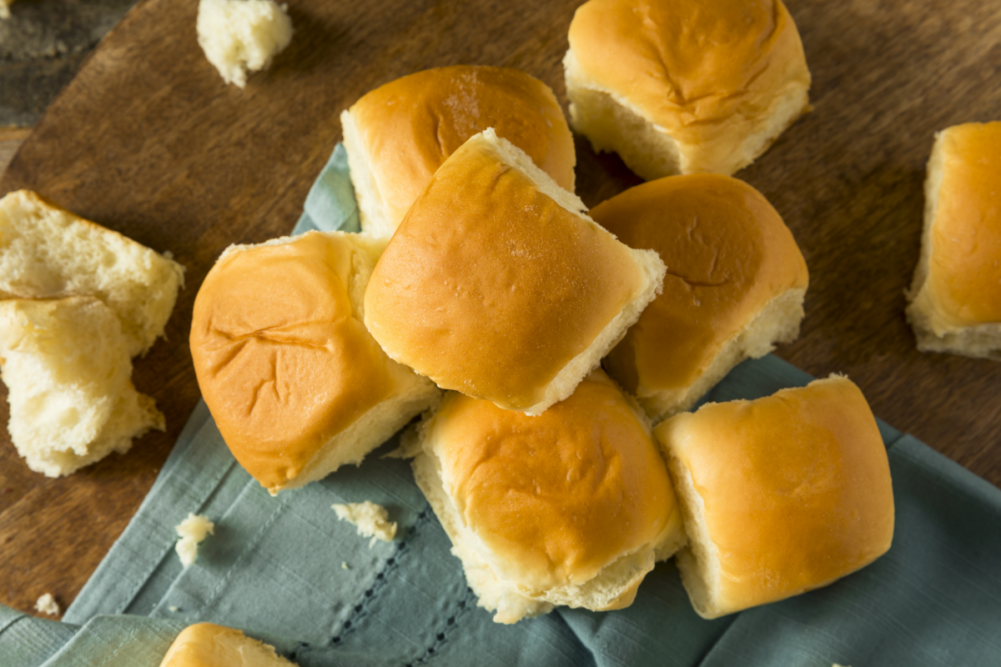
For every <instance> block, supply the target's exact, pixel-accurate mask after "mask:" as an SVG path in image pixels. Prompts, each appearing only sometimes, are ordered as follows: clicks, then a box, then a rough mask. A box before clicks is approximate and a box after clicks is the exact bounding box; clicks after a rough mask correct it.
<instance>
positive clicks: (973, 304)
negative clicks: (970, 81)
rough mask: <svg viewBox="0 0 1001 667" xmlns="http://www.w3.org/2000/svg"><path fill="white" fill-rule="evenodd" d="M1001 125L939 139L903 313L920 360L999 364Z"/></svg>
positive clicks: (952, 131) (972, 126)
mask: <svg viewBox="0 0 1001 667" xmlns="http://www.w3.org/2000/svg"><path fill="white" fill-rule="evenodd" d="M999 285H1001V122H993V123H983V124H980V123H967V124H965V125H957V126H955V127H950V128H948V129H946V130H943V131H942V132H940V133H939V134H938V135H937V136H936V139H935V146H934V148H933V149H932V154H931V159H930V160H929V161H928V176H927V179H926V180H925V222H924V233H923V234H922V243H921V259H920V261H919V263H918V267H917V270H916V271H915V273H914V283H913V285H912V286H911V291H910V293H909V294H908V297H909V299H910V300H911V304H910V306H909V307H908V308H907V318H908V320H910V323H911V326H912V327H913V328H914V333H915V335H916V336H917V341H918V349H919V350H921V351H923V352H952V353H954V354H962V355H966V356H968V357H986V358H989V359H1001V288H999Z"/></svg>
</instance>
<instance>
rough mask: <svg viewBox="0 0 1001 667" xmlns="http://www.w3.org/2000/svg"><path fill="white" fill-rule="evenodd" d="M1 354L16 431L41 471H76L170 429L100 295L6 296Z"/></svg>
mask: <svg viewBox="0 0 1001 667" xmlns="http://www.w3.org/2000/svg"><path fill="white" fill-rule="evenodd" d="M0 357H2V362H3V380H4V383H5V384H6V385H7V388H8V391H9V393H8V400H9V402H10V422H9V424H8V428H9V430H10V434H11V439H12V441H13V443H14V446H15V447H16V448H17V451H18V453H19V454H20V455H21V456H23V457H24V458H25V460H26V461H27V464H28V466H29V467H30V468H31V469H32V470H34V471H36V472H40V473H43V474H45V475H47V476H49V477H59V476H62V475H68V474H70V473H72V472H75V471H76V470H78V469H79V468H81V467H83V466H85V465H89V464H91V463H94V462H96V461H99V460H100V459H102V458H104V457H105V456H107V455H108V454H110V453H111V452H119V453H125V452H126V451H128V450H129V448H130V447H131V446H132V441H133V439H134V438H138V437H140V436H141V435H143V434H144V433H146V431H148V430H149V429H151V428H155V429H159V430H161V431H162V430H163V429H164V418H163V415H162V414H161V413H160V412H159V411H158V410H157V409H156V406H155V405H154V403H153V399H151V398H150V397H148V396H145V395H143V394H140V393H139V392H137V391H136V390H135V387H133V386H132V382H131V379H130V378H131V375H132V361H131V359H130V356H129V351H128V339H127V338H126V336H125V335H124V334H123V333H122V328H121V324H120V321H119V319H118V318H117V317H116V316H115V313H113V312H112V311H111V309H109V308H108V307H107V306H105V305H104V303H103V302H102V301H101V300H100V299H97V298H95V297H67V298H64V299H54V300H23V299H9V300H5V301H0Z"/></svg>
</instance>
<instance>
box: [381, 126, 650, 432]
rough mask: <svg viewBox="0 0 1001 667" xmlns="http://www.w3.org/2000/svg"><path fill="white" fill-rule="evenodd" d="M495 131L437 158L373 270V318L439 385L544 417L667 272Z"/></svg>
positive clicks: (385, 342) (386, 344) (393, 345)
mask: <svg viewBox="0 0 1001 667" xmlns="http://www.w3.org/2000/svg"><path fill="white" fill-rule="evenodd" d="M583 208H584V206H583V204H582V203H581V202H580V200H579V199H577V197H575V196H574V195H572V194H570V193H569V192H566V191H565V190H562V189H560V188H559V186H557V185H556V184H555V183H553V182H552V179H550V178H549V177H548V176H546V174H545V173H544V172H542V171H541V170H539V169H538V168H536V167H535V166H534V165H533V164H532V162H531V160H529V159H528V157H527V156H526V155H525V154H524V153H522V152H521V151H520V150H518V149H517V148H516V147H514V146H512V145H511V144H510V143H509V142H507V141H505V140H504V139H503V138H499V137H497V135H496V134H494V133H493V131H492V130H491V131H487V132H484V133H483V134H480V135H477V136H476V137H473V138H472V139H470V140H469V141H468V142H466V144H464V145H463V146H462V148H460V149H459V150H457V151H456V152H455V153H454V154H453V155H452V156H451V157H450V158H449V159H448V160H447V161H446V162H445V164H443V165H442V166H441V168H440V169H439V170H438V172H437V173H436V174H435V176H434V178H433V179H432V181H431V184H430V185H429V186H428V188H427V190H425V191H424V193H423V194H422V195H421V196H420V198H418V200H417V201H416V202H415V203H414V205H413V207H411V209H410V211H409V212H408V213H407V216H406V218H404V220H403V224H401V225H400V228H399V229H398V230H397V232H396V234H395V235H394V236H393V238H392V240H391V241H390V242H389V245H388V246H387V247H386V251H385V252H384V253H383V255H382V257H381V258H380V259H379V263H378V265H377V266H376V267H375V271H374V273H373V274H372V281H371V283H370V284H369V287H368V290H367V292H366V293H365V324H366V326H367V327H368V328H369V330H370V331H371V332H372V335H373V336H375V339H376V340H378V341H379V344H380V345H382V347H383V349H385V350H386V352H387V353H388V354H389V355H390V356H391V357H393V358H394V359H396V360H398V361H400V362H401V363H404V364H406V365H408V366H410V367H411V368H413V369H415V370H416V371H417V372H418V373H421V374H422V375H426V376H428V377H430V378H431V379H432V380H434V381H435V382H436V383H437V384H438V386H440V387H442V388H444V389H454V390H456V391H461V392H462V393H464V394H467V395H468V396H472V397H475V398H484V399H487V400H490V401H493V402H494V403H496V404H497V405H499V406H501V407H503V408H506V409H510V410H522V411H525V412H528V413H530V414H537V413H539V412H541V411H543V410H545V409H546V408H547V407H548V406H550V405H552V404H553V403H556V402H557V401H559V400H562V399H564V398H566V397H567V396H569V395H570V394H571V393H572V392H573V388H574V387H575V386H576V385H577V383H578V382H580V381H581V380H582V379H583V378H584V377H585V376H586V375H587V374H588V373H589V372H590V371H591V370H592V369H593V368H594V367H596V366H597V365H598V364H599V362H600V359H601V357H602V356H603V355H604V354H605V353H607V352H608V350H610V349H611V348H612V346H613V345H614V344H615V343H616V342H617V341H618V340H619V338H621V336H622V335H623V334H624V333H625V330H626V328H628V327H629V326H630V325H631V324H632V323H633V322H635V321H636V318H637V317H639V313H640V311H642V309H643V308H644V307H645V306H646V305H647V304H648V303H649V302H650V301H651V300H652V299H653V298H654V296H655V294H656V292H657V291H659V290H660V283H661V281H662V279H663V278H662V276H663V271H664V266H663V263H662V262H661V261H660V260H659V259H658V258H657V255H656V253H654V252H651V251H641V250H631V249H629V248H627V247H626V246H624V245H623V244H621V243H619V242H618V241H616V240H615V237H614V236H612V235H611V234H609V233H608V232H607V231H605V230H604V229H602V228H601V227H599V226H598V225H596V224H595V223H594V222H593V221H592V220H591V219H590V218H588V217H587V216H584V215H582V214H580V213H578V211H581V210H583Z"/></svg>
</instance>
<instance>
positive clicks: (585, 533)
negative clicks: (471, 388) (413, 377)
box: [414, 370, 684, 623]
mask: <svg viewBox="0 0 1001 667" xmlns="http://www.w3.org/2000/svg"><path fill="white" fill-rule="evenodd" d="M420 434H421V446H422V451H421V453H420V454H419V455H418V457H417V459H415V461H414V471H415V477H416V479H417V482H418V484H419V485H420V487H421V489H422V490H423V491H424V493H425V495H426V496H427V497H428V499H429V500H430V501H431V505H432V507H433V508H434V510H435V512H436V513H437V515H438V517H439V519H440V520H441V522H442V525H443V526H444V527H445V530H446V532H447V533H448V534H449V537H450V538H451V540H452V543H453V545H454V546H455V548H454V549H453V553H455V554H456V555H457V556H458V557H459V558H460V559H461V560H462V562H463V567H464V568H465V570H466V574H467V579H468V580H469V583H470V586H471V587H472V588H473V590H474V592H476V593H477V595H478V596H479V597H480V606H482V607H485V608H486V609H488V610H491V611H494V610H496V611H497V614H496V616H495V618H494V620H495V621H498V622H502V623H513V622H515V621H517V620H519V619H521V618H523V617H524V616H534V615H536V614H538V613H545V612H547V611H549V610H550V609H551V608H552V606H553V605H554V604H559V605H570V606H573V607H585V608H588V609H594V610H606V609H619V608H621V607H625V606H628V605H629V604H631V603H632V601H633V598H634V597H635V595H636V589H637V587H638V586H639V584H640V582H641V581H642V580H643V577H644V576H645V575H646V573H647V572H649V571H650V570H651V569H652V568H653V565H654V562H655V561H656V560H664V559H666V558H668V557H670V556H671V555H672V554H673V553H674V551H675V550H676V549H677V548H678V547H679V546H680V545H681V543H683V542H684V535H683V533H682V531H681V517H680V513H679V511H678V507H677V503H676V501H675V497H674V491H673V489H672V487H671V482H670V479H669V477H668V473H667V468H666V466H665V464H664V460H663V459H662V458H661V456H660V454H659V452H658V451H657V447H656V445H654V443H653V441H652V439H651V435H650V429H649V426H648V425H647V422H646V420H645V419H644V418H643V416H642V414H641V413H640V412H639V410H638V409H637V408H635V407H634V406H633V405H632V404H631V403H630V402H629V401H628V400H627V399H626V397H625V396H624V395H623V393H622V392H621V391H620V390H619V388H618V387H616V386H615V384H613V383H612V382H611V381H610V380H609V379H608V377H607V376H606V375H605V374H604V373H603V372H601V371H600V370H598V371H595V372H594V373H593V374H592V375H591V376H589V377H588V378H587V379H585V380H584V381H583V382H581V383H580V385H578V387H577V390H576V391H575V392H574V393H573V395H572V396H571V397H570V398H568V399H567V400H565V401H562V402H561V403H558V404H556V405H554V406H553V407H552V408H550V409H549V410H547V411H546V412H545V413H543V414H542V415H541V416H538V417H529V416H526V415H523V414H521V413H519V412H512V411H510V410H502V409H500V408H498V407H497V406H495V405H493V404H492V403H490V402H488V401H482V400H476V399H472V398H468V397H466V396H463V395H462V394H458V393H454V392H450V393H448V394H447V395H446V397H445V399H444V400H443V402H442V407H441V409H440V410H439V411H438V412H437V413H436V414H435V415H434V417H433V418H432V419H431V420H430V421H427V422H425V423H424V424H423V425H422V428H421V431H420Z"/></svg>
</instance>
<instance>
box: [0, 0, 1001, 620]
mask: <svg viewBox="0 0 1001 667" xmlns="http://www.w3.org/2000/svg"><path fill="white" fill-rule="evenodd" d="M578 4H579V2H578V1H577V0H549V1H547V2H538V1H537V0H508V1H507V2H494V1H491V0H466V1H456V0H407V1H393V0H338V1H337V2H331V1H330V0H289V13H290V15H291V17H292V20H293V23H294V24H295V26H296V34H295V38H294V39H293V42H292V45H291V46H290V47H289V49H288V50H287V51H286V52H285V53H283V54H281V56H279V58H278V59H277V60H276V61H275V63H274V66H273V67H272V69H271V70H270V71H269V72H267V73H264V74H257V75H255V76H253V77H252V78H251V80H250V83H249V84H248V86H247V88H246V89H245V90H239V89H237V88H235V87H232V86H226V85H224V84H223V82H222V80H221V79H220V78H219V76H218V74H217V73H216V72H215V70H214V69H212V67H211V66H210V65H209V64H208V63H207V62H206V60H205V59H204V57H203V56H202V53H201V51H200V49H199V47H198V45H197V42H196V38H195V30H194V24H195V14H196V9H197V3H196V0H145V1H144V2H141V3H140V4H139V5H138V6H137V7H136V8H135V9H134V10H133V11H131V12H130V13H129V14H128V15H127V16H126V17H125V19H124V20H123V21H122V22H121V24H119V25H118V27H116V28H115V29H114V30H113V31H112V32H111V33H110V34H109V35H108V36H107V37H106V38H105V39H104V41H103V42H102V43H101V44H100V46H99V47H98V48H97V50H96V51H95V52H94V53H93V54H92V55H91V56H90V58H89V60H88V61H87V62H86V64H85V65H84V67H83V68H82V70H81V71H80V73H79V74H78V76H77V77H76V79H75V80H74V81H73V82H72V83H71V84H70V85H69V86H67V88H66V89H65V90H64V91H63V93H62V94H61V96H60V97H59V98H58V99H57V100H56V102H55V103H54V104H53V105H52V106H51V107H50V108H49V110H48V112H47V114H46V115H45V116H44V118H43V119H42V120H41V121H40V122H39V124H38V125H37V126H36V128H35V130H34V132H33V133H32V135H31V136H30V137H29V138H28V139H27V141H26V142H25V143H24V144H23V145H22V147H21V149H20V151H19V152H18V154H17V155H16V156H15V158H14V159H13V161H12V162H11V164H10V166H9V168H8V169H7V171H6V172H5V173H4V174H3V176H2V178H0V194H2V193H6V192H8V191H10V190H14V189H18V188H31V189H34V190H37V191H39V192H40V193H42V194H44V195H45V196H46V197H49V198H50V199H52V200H54V201H56V202H58V203H59V204H61V205H62V206H65V207H66V208H69V209H71V210H73V211H75V212H77V213H79V214H81V215H83V216H85V217H87V218H90V219H92V220H96V221H98V222H101V223H103V224H105V225H107V226H109V227H111V228H113V229H116V230H118V231H120V232H122V233H124V234H126V235H127V236H130V237H132V238H134V239H136V240H137V241H139V242H141V243H144V244H146V245H147V246H150V247H152V248H155V249H157V250H159V251H166V250H169V251H171V252H173V253H174V255H175V256H176V258H177V259H178V260H179V261H180V262H181V263H183V264H184V265H185V266H186V267H187V277H186V278H187V285H186V287H185V289H184V290H183V292H182V293H181V296H180V299H179V301H178V304H177V308H176V310H175V312H174V315H173V317H172V319H171V321H170V324H169V326H168V327H167V339H166V340H165V341H160V342H158V343H157V344H156V345H155V346H154V347H153V349H152V350H151V351H150V353H149V354H148V355H147V356H146V357H145V358H143V359H138V360H136V363H135V375H134V381H135V384H136V386H137V387H138V388H139V390H140V391H143V392H145V393H149V394H151V395H152V396H154V397H155V399H156V401H157V404H158V405H159V407H160V409H161V410H163V412H164V413H165V414H166V416H167V425H168V426H167V432H166V433H153V434H150V435H147V436H146V437H144V438H142V439H141V440H140V441H138V442H137V443H136V445H135V447H134V448H133V450H132V452H130V453H129V454H127V455H125V456H118V455H115V456H112V457H111V458H110V459H107V460H105V461H103V462H102V463H99V464H97V465H95V466H92V467H90V468H87V469H85V470H83V471H81V472H79V473H77V474H75V475H72V476H70V477H68V478H63V479H55V480H53V479H47V478H45V477H42V476H41V475H38V474H36V473H33V472H31V471H29V470H28V469H27V467H26V466H25V465H24V464H23V462H22V461H21V459H20V458H18V456H17V454H16V452H15V451H14V448H13V446H12V445H11V444H10V441H9V438H8V436H7V434H6V432H4V433H2V434H0V564H2V565H0V602H2V603H4V604H7V605H10V606H13V607H15V608H18V609H22V610H25V611H30V610H31V609H32V606H33V604H34V601H35V600H36V599H37V598H38V597H39V596H40V595H41V594H42V593H45V592H51V593H53V594H55V596H56V598H57V600H58V601H59V602H60V603H61V604H62V606H63V607H64V608H65V607H66V606H67V605H68V604H69V603H71V602H72V601H73V598H74V597H75V596H76V594H77V593H78V592H79V590H80V588H81V587H82V586H83V584H84V583H85V581H86V580H87V578H88V577H89V576H90V574H91V572H93V570H94V568H95V567H96V566H97V564H98V562H99V561H100V559H101V558H102V557H103V556H104V554H105V553H106V552H107V550H108V549H109V547H110V546H111V544H112V543H113V542H114V540H115V539H116V538H117V537H118V535H119V534H120V533H121V531H122V530H123V529H124V528H125V526H126V524H127V523H128V521H129V519H130V518H131V516H132V515H133V513H134V512H135V510H136V508H137V507H138V505H139V503H140V502H141V501H142V498H143V497H144V495H145V493H146V492H147V490H148V489H149V487H150V486H151V485H152V483H153V480H154V479H155V477H156V474H157V472H158V470H159V469H160V467H161V466H162V465H163V462H164V460H165V459H166V457H167V455H168V453H169V452H170V448H171V446H172V444H173V442H174V441H175V439H176V438H177V435H178V433H179V432H180V430H181V428H182V427H183V426H184V423H185V421H186V420H187V418H188V415H189V414H190V412H191V410H192V409H193V407H194V405H195V403H196V402H197V400H198V396H199V394H198V387H197V385H196V382H195V377H194V373H193V370H192V366H191V358H190V354H189V352H188V348H187V342H186V341H187V332H188V327H189V325H190V321H191V309H192V304H193V301H194V297H195V294H196V292H197V290H198V286H199V285H200V284H201V281H202V279H203V277H204V276H205V274H206V272H207V271H208V269H209V268H210V267H211V265H212V263H213V261H214V260H215V258H216V257H217V256H218V255H219V253H220V252H221V251H222V250H223V249H224V248H225V247H226V246H227V245H229V244H231V243H237V242H239V243H252V242H260V241H264V240H266V239H269V238H273V237H276V236H280V235H284V234H286V233H288V232H289V231H290V230H291V229H292V226H293V224H294V223H295V221H296V220H297V218H298V216H299V214H300V212H301V210H302V202H303V200H304V198H305V196H306V193H307V191H308V190H309V187H310V185H311V183H312V181H313V179H314V178H315V176H316V175H317V173H318V172H319V170H320V168H321V167H322V166H323V164H324V163H325V161H326V159H327V157H328V156H329V155H330V152H331V151H332V149H333V147H334V145H335V143H336V142H337V141H339V140H340V138H341V127H340V123H339V121H338V115H339V114H340V112H341V110H342V109H344V108H345V107H347V106H348V105H350V104H351V103H352V102H354V101H355V100H356V99H357V98H358V97H359V96H361V95H362V94H364V93H365V92H367V91H368V90H370V89H372V88H374V87H376V86H378V85H380V84H382V83H385V82H387V81H390V80H392V79H395V78H397V77H399V76H402V75H404V74H408V73H410V72H414V71H417V70H421V69H425V68H428V67H434V66H441V65H451V64H458V63H471V64H489V65H503V66H509V67H517V68H520V69H523V70H525V71H527V72H529V73H530V74H532V75H534V76H536V77H538V78H540V79H541V80H542V81H544V82H546V83H547V84H549V85H550V86H551V87H552V88H553V89H554V90H555V91H556V94H557V95H558V96H559V97H560V99H561V101H562V102H563V103H564V105H565V104H566V97H565V92H564V85H563V70H562V65H561V59H562V57H563V54H564V52H565V51H566V48H567V41H566V34H567V28H568V26H569V23H570V19H571V17H572V15H573V11H574V9H575V7H576V6H577V5H578ZM788 5H789V9H790V11H791V12H792V14H793V16H794V17H795V19H796V22H797V24H798V25H799V28H800V32H801V35H802V38H803V42H804V45H805V49H806V55H807V60H808V62H809V64H810V67H811V70H812V72H813V76H814V80H813V89H812V91H811V98H812V102H813V106H814V110H813V112H812V113H811V114H809V115H808V116H806V117H805V118H803V119H802V120H800V121H799V122H798V123H796V125H794V126H793V127H792V128H791V129H790V130H789V131H788V132H786V133H785V134H784V135H783V136H782V137H781V138H780V139H779V141H778V142H777V143H776V145H775V146H774V147H772V148H771V150H770V151H768V152H767V153H766V154H765V155H764V156H763V157H762V158H760V159H759V161H758V162H757V163H756V164H755V165H753V166H752V167H751V168H748V169H745V170H744V171H742V172H740V173H739V174H737V175H738V176H739V177H740V178H742V179H744V180H746V181H748V182H749V183H751V184H752V185H754V186H755V187H757V188H758V189H759V190H761V191H762V192H763V193H764V194H765V196H767V197H768V199H769V200H770V201H771V202H772V203H773V204H774V205H775V207H776V208H777V209H778V210H779V212H780V213H781V214H782V215H783V217H784V218H785V220H786V222H787V223H788V225H789V227H790V228H791V229H792V231H793V234H794V235H795V237H796V239H797V240H798V241H799V243H800V245H801V247H802V248H803V252H804V255H805V256H806V259H807V262H808V264H809V267H810V273H811V285H810V290H809V293H808V295H807V300H806V313H807V314H806V319H805V321H804V324H803V329H802V335H801V337H800V339H799V340H798V341H797V342H796V343H795V344H792V345H789V346H786V347H784V348H782V349H780V350H779V352H778V354H779V355H780V356H781V357H783V358H785V359H787V360H788V361H791V362H792V363H794V364H796V365H797V366H799V367H800V368H803V369H804V370H806V371H808V372H810V373H813V374H814V375H818V376H826V375H828V374H829V373H832V372H839V373H847V374H848V375H849V376H850V377H851V378H852V379H853V380H855V381H856V382H857V383H858V384H859V385H860V386H861V388H862V390H863V391H864V392H865V394H866V396H867V397H868V399H869V401H870V402H871V404H872V406H873V409H874V411H875V413H876V414H877V415H879V416H881V417H882V418H884V419H885V420H887V421H888V422H890V423H891V424H893V425H895V426H896V427H898V428H900V429H902V430H905V431H908V432H910V433H912V434H914V435H916V436H917V437H919V438H921V439H922V440H924V441H925V442H927V443H928V444H929V445H931V446H932V447H934V448H935V449H937V450H939V451H941V452H943V453H944V454H946V455H947V456H949V457H951V458H952V459H954V460H956V461H958V462H959V463H961V464H962V465H964V466H966V467H967V468H969V469H970V470H972V471H973V472H975V473H977V474H978V475H981V476H983V477H985V478H987V479H988V480H989V481H991V482H992V483H994V484H995V485H998V484H1001V446H998V445H996V442H997V441H998V440H999V438H1001V391H999V389H1001V365H999V364H997V363H992V362H989V361H979V360H971V359H964V358H960V357H953V356H947V355H922V354H918V353H917V352H916V351H915V349H914V340H913V337H912V335H911V332H910V329H909V328H908V326H907V324H906V322H905V320H904V314H903V311H904V306H905V299H904V290H905V288H906V287H907V286H908V285H909V282H910V279H911V274H912V272H913V270H914V266H915V263H916V261H917V257H918V249H919V245H920V231H921V224H922V207H923V195H922V183H923V180H924V165H925V162H926V160H927V158H928V154H929V151H930V149H931V145H932V139H933V135H934V132H935V131H936V130H938V129H941V128H944V127H947V126H949V125H952V124H956V123H960V122H966V121H985V120H993V119H998V118H1001V87H999V86H998V85H997V82H998V80H999V76H1001V4H999V3H986V2H979V1H978V0H939V1H937V2H923V3H913V2H908V1H907V0H881V1H876V0H845V2H838V3H833V2H826V1H825V0H789V2H788ZM577 150H578V179H577V180H578V194H580V195H581V197H582V198H583V199H584V202H585V203H586V204H588V205H589V206H593V205H595V204H597V203H598V202H600V201H602V200H604V199H606V198H608V197H610V196H612V195H614V194H616V193H618V192H620V191H621V190H623V189H625V188H626V187H629V186H631V185H634V184H637V183H639V179H637V178H636V177H635V176H633V175H632V174H631V173H630V172H629V171H628V170H626V169H625V168H624V167H623V165H622V163H621V162H620V161H619V160H618V158H616V157H615V156H610V155H602V156H597V155H595V154H594V153H593V152H592V151H591V149H590V146H589V145H588V144H587V142H586V141H583V140H580V139H579V138H578V140H577ZM0 393H3V394H4V395H5V394H6V392H5V390H0ZM6 418H7V406H6V401H5V400H3V401H0V421H6Z"/></svg>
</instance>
